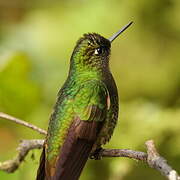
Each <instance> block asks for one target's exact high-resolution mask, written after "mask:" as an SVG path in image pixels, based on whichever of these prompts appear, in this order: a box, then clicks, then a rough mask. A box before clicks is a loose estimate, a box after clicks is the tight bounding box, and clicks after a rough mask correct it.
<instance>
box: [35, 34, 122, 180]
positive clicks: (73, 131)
mask: <svg viewBox="0 0 180 180" xmlns="http://www.w3.org/2000/svg"><path fill="white" fill-rule="evenodd" d="M112 40H113V39H112ZM110 47H111V42H110V41H109V40H108V39H105V38H104V37H102V36H100V35H99V34H96V33H93V34H85V35H84V36H83V37H82V38H80V40H79V41H78V42H77V44H76V47H75V49H74V51H73V53H72V56H71V61H70V70H69V75H68V78H67V80H66V82H65V84H64V85H63V87H62V88H61V90H60V92H59V93H58V99H57V103H56V105H55V107H54V112H53V113H52V115H51V118H50V123H49V128H48V135H47V138H46V142H45V146H44V151H43V153H42V157H41V164H40V167H39V170H38V175H37V180H43V179H46V180H58V179H59V180H76V179H78V178H79V176H80V173H81V171H82V169H83V167H84V165H85V163H86V161H87V158H88V156H89V154H90V153H91V152H92V151H94V150H96V148H99V147H100V146H101V145H103V144H105V143H106V142H107V141H109V139H110V137H111V135H112V133H113V130H114V127H115V125H116V122H117V118H118V109H119V108H118V93H117V88H116V85H115V82H114V79H113V77H112V74H111V72H110V70H109V55H110Z"/></svg>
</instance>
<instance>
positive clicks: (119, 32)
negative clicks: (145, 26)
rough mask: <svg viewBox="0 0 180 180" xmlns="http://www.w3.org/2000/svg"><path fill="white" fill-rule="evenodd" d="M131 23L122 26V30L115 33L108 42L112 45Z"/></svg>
mask: <svg viewBox="0 0 180 180" xmlns="http://www.w3.org/2000/svg"><path fill="white" fill-rule="evenodd" d="M132 23H133V21H131V22H130V23H129V24H127V25H126V26H124V27H123V28H122V29H120V30H119V31H118V32H117V33H115V34H114V35H113V36H111V37H110V38H109V41H110V42H111V43H112V42H113V41H114V40H115V39H116V38H117V37H118V36H119V35H120V34H121V33H122V32H124V31H125V30H126V29H127V28H128V27H129V26H130V25H131V24H132Z"/></svg>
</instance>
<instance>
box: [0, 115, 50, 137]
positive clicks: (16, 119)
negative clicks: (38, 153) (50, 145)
mask: <svg viewBox="0 0 180 180" xmlns="http://www.w3.org/2000/svg"><path fill="white" fill-rule="evenodd" d="M0 118H3V119H6V120H9V121H12V122H15V123H17V124H20V125H23V126H25V127H28V128H31V129H33V130H34V131H37V132H39V133H40V134H45V135H46V134H47V132H46V131H45V130H43V129H41V128H39V127H37V126H35V125H33V124H30V123H28V122H26V121H23V120H21V119H18V118H15V117H13V116H10V115H8V114H5V113H3V112H0Z"/></svg>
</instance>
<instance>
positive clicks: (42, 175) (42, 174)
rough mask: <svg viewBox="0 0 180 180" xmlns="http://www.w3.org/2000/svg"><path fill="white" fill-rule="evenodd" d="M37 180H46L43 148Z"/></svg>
mask: <svg viewBox="0 0 180 180" xmlns="http://www.w3.org/2000/svg"><path fill="white" fill-rule="evenodd" d="M36 180H45V148H43V151H42V154H41V158H40V165H39V168H38V171H37V177H36Z"/></svg>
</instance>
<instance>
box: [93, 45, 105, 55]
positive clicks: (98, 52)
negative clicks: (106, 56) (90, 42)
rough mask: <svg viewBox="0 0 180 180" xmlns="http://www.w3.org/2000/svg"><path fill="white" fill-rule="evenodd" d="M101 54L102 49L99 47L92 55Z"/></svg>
mask: <svg viewBox="0 0 180 180" xmlns="http://www.w3.org/2000/svg"><path fill="white" fill-rule="evenodd" d="M102 52H103V48H102V47H99V48H97V49H95V51H94V54H96V55H100V54H102Z"/></svg>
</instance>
